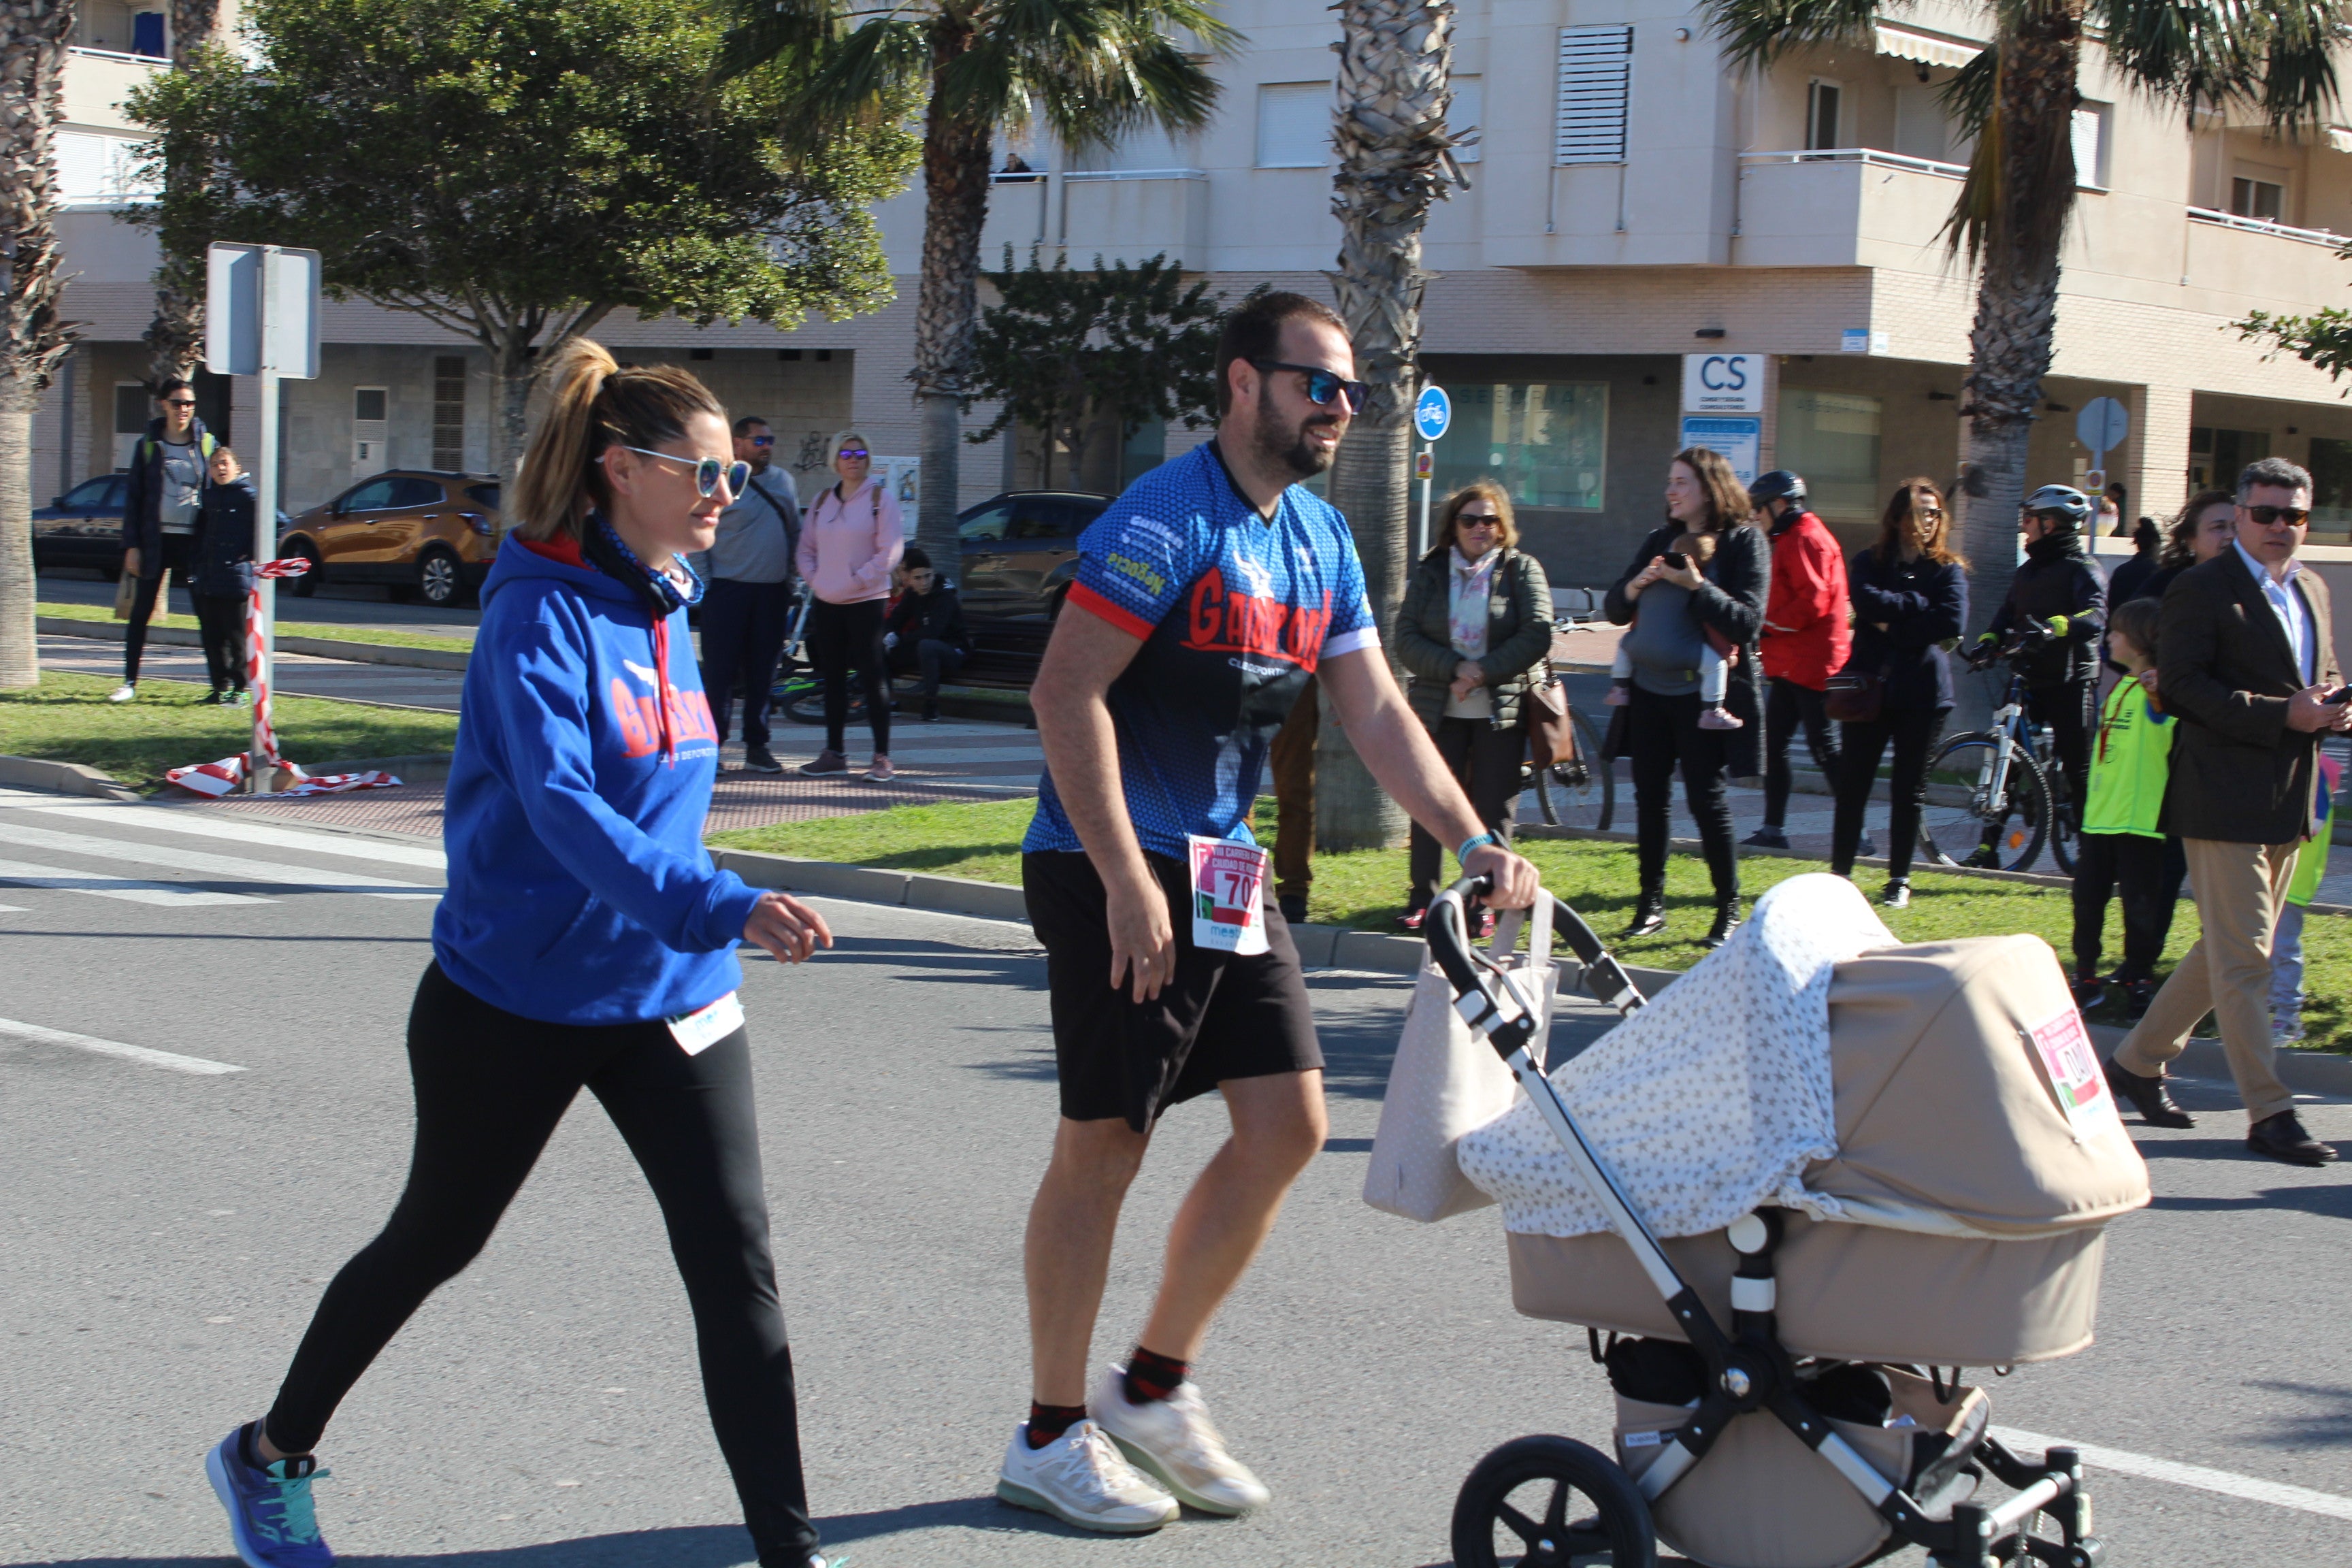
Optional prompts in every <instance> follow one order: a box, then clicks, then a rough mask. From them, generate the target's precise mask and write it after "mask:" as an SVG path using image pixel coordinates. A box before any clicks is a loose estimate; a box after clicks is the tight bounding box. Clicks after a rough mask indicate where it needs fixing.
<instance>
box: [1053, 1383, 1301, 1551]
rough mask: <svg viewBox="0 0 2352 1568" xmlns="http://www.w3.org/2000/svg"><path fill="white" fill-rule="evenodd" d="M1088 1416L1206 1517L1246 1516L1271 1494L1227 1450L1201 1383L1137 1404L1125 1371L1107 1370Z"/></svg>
mask: <svg viewBox="0 0 2352 1568" xmlns="http://www.w3.org/2000/svg"><path fill="white" fill-rule="evenodd" d="M1087 1415H1091V1416H1093V1417H1094V1418H1095V1419H1096V1420H1097V1421H1099V1422H1100V1423H1102V1426H1103V1430H1105V1431H1106V1432H1108V1433H1109V1434H1110V1436H1111V1438H1112V1440H1113V1441H1115V1442H1116V1443H1118V1447H1119V1451H1120V1452H1121V1453H1123V1454H1125V1455H1126V1456H1127V1457H1128V1458H1130V1459H1132V1460H1134V1461H1135V1463H1136V1466H1137V1468H1139V1469H1141V1470H1142V1471H1143V1472H1144V1474H1146V1475H1148V1476H1150V1477H1151V1478H1152V1479H1154V1480H1157V1481H1158V1482H1159V1483H1160V1485H1161V1486H1164V1487H1166V1488H1167V1489H1169V1490H1170V1491H1171V1492H1174V1493H1175V1494H1176V1495H1177V1496H1178V1497H1179V1498H1181V1499H1182V1500H1184V1501H1186V1502H1189V1503H1191V1504H1192V1506H1193V1507H1194V1508H1197V1509H1199V1510H1202V1512H1204V1513H1223V1514H1237V1513H1247V1512H1248V1511H1249V1510H1252V1509H1254V1508H1263V1507H1265V1503H1266V1500H1267V1499H1268V1498H1270V1497H1271V1496H1272V1495H1273V1494H1272V1493H1271V1492H1268V1491H1267V1490H1266V1489H1265V1483H1263V1482H1261V1481H1260V1480H1259V1479H1257V1478H1256V1477H1255V1476H1254V1475H1252V1474H1250V1472H1249V1468H1248V1467H1247V1466H1245V1465H1244V1464H1243V1463H1242V1462H1241V1461H1240V1460H1238V1459H1236V1458H1234V1457H1233V1456H1232V1455H1231V1454H1229V1453H1227V1452H1225V1440H1224V1439H1223V1437H1221V1436H1218V1435H1217V1429H1216V1427H1215V1426H1212V1425H1211V1424H1210V1422H1209V1407H1208V1406H1207V1405H1204V1404H1202V1401H1201V1389H1200V1385H1199V1384H1195V1383H1192V1382H1189V1381H1188V1382H1185V1383H1182V1384H1178V1385H1177V1389H1176V1392H1175V1393H1173V1394H1170V1395H1169V1396H1168V1397H1167V1398H1165V1399H1154V1400H1150V1401H1149V1402H1147V1403H1145V1404H1142V1405H1136V1404H1132V1403H1130V1402H1129V1399H1128V1397H1127V1373H1126V1369H1125V1368H1123V1367H1116V1366H1114V1367H1106V1368H1105V1369H1104V1370H1103V1374H1102V1378H1101V1381H1099V1382H1098V1383H1097V1384H1095V1392H1094V1397H1093V1398H1091V1399H1089V1400H1087Z"/></svg>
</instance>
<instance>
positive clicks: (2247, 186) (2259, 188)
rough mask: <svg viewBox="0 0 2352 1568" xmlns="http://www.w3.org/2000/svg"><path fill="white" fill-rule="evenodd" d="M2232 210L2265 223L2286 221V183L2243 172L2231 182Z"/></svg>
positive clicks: (2241, 215) (2239, 214)
mask: <svg viewBox="0 0 2352 1568" xmlns="http://www.w3.org/2000/svg"><path fill="white" fill-rule="evenodd" d="M2230 210H2231V212H2233V213H2235V214H2237V215H2238V216H2240V217H2253V218H2260V219H2262V220H2263V222H2264V223H2284V222H2285V221H2286V183H2285V182H2284V180H2265V179H2263V178H2262V177H2260V176H2259V175H2247V174H2241V175H2239V176H2238V177H2237V178H2235V179H2233V180H2231V182H2230Z"/></svg>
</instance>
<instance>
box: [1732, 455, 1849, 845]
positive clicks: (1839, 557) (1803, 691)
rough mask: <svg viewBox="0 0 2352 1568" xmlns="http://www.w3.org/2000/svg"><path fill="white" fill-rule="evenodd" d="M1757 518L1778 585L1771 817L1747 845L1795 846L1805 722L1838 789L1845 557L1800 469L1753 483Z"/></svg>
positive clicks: (1768, 794)
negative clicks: (1833, 694)
mask: <svg viewBox="0 0 2352 1568" xmlns="http://www.w3.org/2000/svg"><path fill="white" fill-rule="evenodd" d="M1748 501H1749V503H1750V504H1752V505H1753V506H1754V507H1755V508H1756V513H1757V521H1759V522H1761V523H1762V524H1763V525H1764V533H1765V537H1766V538H1768V539H1769V540H1770V541H1771V542H1772V587H1771V592H1770V595H1769V597H1768V598H1767V599H1766V600H1765V602H1764V644H1763V651H1764V674H1765V676H1766V678H1767V679H1768V681H1769V689H1768V694H1767V696H1766V698H1765V704H1766V705H1765V710H1764V735H1765V742H1764V822H1763V826H1760V827H1759V828H1758V829H1757V830H1756V831H1755V832H1754V833H1753V834H1751V835H1749V836H1748V843H1750V844H1753V845H1757V846H1759V847H1763V848H1768V849H1786V848H1787V847H1789V835H1788V831H1787V829H1786V827H1785V826H1784V825H1785V824H1786V823H1787V822H1788V820H1789V785H1790V774H1789V742H1790V739H1791V738H1792V737H1793V736H1794V734H1795V732H1796V729H1797V726H1798V725H1799V724H1800V723H1802V724H1803V725H1804V727H1805V744H1806V745H1807V746H1808V747H1810V748H1811V751H1812V753H1813V763H1814V765H1815V766H1817V767H1819V768H1820V769H1821V770H1822V777H1823V778H1825V779H1828V780H1829V781H1830V782H1831V784H1832V786H1834V784H1836V781H1837V777H1838V741H1837V731H1835V730H1833V729H1832V728H1831V727H1830V719H1829V714H1828V713H1827V712H1826V711H1825V710H1824V709H1823V707H1822V688H1824V687H1826V686H1827V685H1828V684H1829V679H1830V677H1831V676H1832V675H1834V674H1836V673H1837V672H1838V670H1839V669H1841V668H1843V667H1844V664H1845V659H1846V652H1847V649H1848V647H1849V646H1850V645H1851V643H1852V641H1853V632H1852V631H1851V630H1850V629H1849V628H1848V626H1847V622H1848V620H1849V619H1850V616H1849V615H1848V611H1847V605H1846V582H1845V556H1844V555H1843V553H1842V552H1840V551H1839V550H1838V542H1837V540H1836V538H1835V537H1834V536H1833V535H1832V534H1831V532H1830V531H1829V525H1828V524H1827V523H1825V522H1823V521H1822V520H1821V519H1820V518H1818V517H1816V516H1814V515H1813V513H1812V512H1811V511H1810V510H1807V508H1806V506H1805V480H1804V476H1802V475H1801V474H1794V473H1791V472H1790V471H1789V470H1788V469H1786V468H1775V469H1773V470H1772V471H1771V472H1770V473H1769V474H1763V475H1759V476H1758V478H1757V480H1756V482H1755V483H1754V484H1752V485H1749V486H1748Z"/></svg>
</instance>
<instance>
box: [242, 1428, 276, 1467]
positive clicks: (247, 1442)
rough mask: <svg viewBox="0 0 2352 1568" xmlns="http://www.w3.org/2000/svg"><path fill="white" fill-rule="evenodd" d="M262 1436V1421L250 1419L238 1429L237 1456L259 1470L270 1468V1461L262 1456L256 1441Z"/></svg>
mask: <svg viewBox="0 0 2352 1568" xmlns="http://www.w3.org/2000/svg"><path fill="white" fill-rule="evenodd" d="M258 1436H261V1423H260V1422H258V1421H248V1422H247V1423H246V1424H245V1425H244V1426H240V1427H238V1428H237V1429H236V1457H237V1458H240V1459H243V1460H244V1461H245V1462H246V1463H247V1464H248V1465H251V1466H252V1467H253V1468H255V1469H257V1470H261V1469H267V1468H269V1467H268V1461H267V1460H265V1459H264V1458H262V1457H261V1449H260V1447H259V1446H258V1445H257V1444H256V1443H255V1442H254V1439H255V1438H256V1437H258Z"/></svg>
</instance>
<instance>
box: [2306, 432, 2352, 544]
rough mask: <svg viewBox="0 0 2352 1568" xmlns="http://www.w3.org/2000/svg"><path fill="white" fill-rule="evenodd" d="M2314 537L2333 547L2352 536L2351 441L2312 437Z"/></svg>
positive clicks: (2309, 466)
mask: <svg viewBox="0 0 2352 1568" xmlns="http://www.w3.org/2000/svg"><path fill="white" fill-rule="evenodd" d="M2305 467H2306V468H2309V469H2310V470H2311V537H2312V538H2313V539H2314V540H2317V539H2319V538H2320V537H2321V536H2322V535H2323V534H2324V535H2326V539H2327V542H2329V543H2332V544H2340V543H2342V542H2345V540H2346V539H2347V537H2352V441H2339V440H2336V439H2334V438H2332V437H2326V436H2314V437H2312V438H2311V461H2310V462H2309V463H2307V464H2305Z"/></svg>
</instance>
